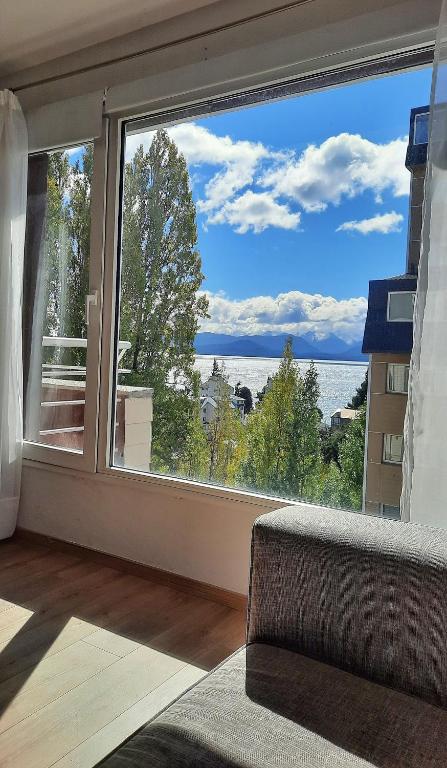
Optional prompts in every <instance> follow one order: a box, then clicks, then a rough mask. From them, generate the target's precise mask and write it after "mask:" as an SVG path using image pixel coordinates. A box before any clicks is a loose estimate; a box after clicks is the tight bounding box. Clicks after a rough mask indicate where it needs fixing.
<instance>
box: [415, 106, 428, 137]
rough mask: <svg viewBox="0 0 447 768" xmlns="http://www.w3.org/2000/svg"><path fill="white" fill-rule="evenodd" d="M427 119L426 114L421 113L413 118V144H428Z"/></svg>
mask: <svg viewBox="0 0 447 768" xmlns="http://www.w3.org/2000/svg"><path fill="white" fill-rule="evenodd" d="M428 117H429V115H428V112H423V113H422V114H420V115H416V116H415V118H414V143H415V144H428Z"/></svg>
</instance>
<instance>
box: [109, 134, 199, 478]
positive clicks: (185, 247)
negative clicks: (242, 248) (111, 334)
mask: <svg viewBox="0 0 447 768" xmlns="http://www.w3.org/2000/svg"><path fill="white" fill-rule="evenodd" d="M123 208H124V210H123V245H122V270H121V313H120V338H121V339H124V340H127V341H130V342H131V344H132V348H131V350H130V351H129V353H127V355H126V361H125V362H126V364H127V365H128V366H129V368H130V369H131V373H130V374H129V375H128V376H127V377H126V383H128V384H134V385H137V386H147V387H152V388H153V390H154V394H153V398H154V422H153V444H152V448H153V450H152V456H153V467H154V468H155V469H157V468H158V467H165V466H168V467H169V466H171V464H172V460H173V459H174V461H176V460H178V457H179V456H181V455H182V454H183V452H184V450H185V446H186V443H187V441H188V439H189V432H188V430H189V428H190V426H191V424H192V423H193V422H192V421H191V418H192V416H193V414H194V412H195V409H196V403H195V401H194V396H193V389H194V384H193V364H194V339H195V336H196V333H197V331H198V328H199V322H200V319H201V318H204V317H206V316H207V310H208V301H207V299H206V297H205V296H204V295H203V294H200V293H199V289H200V286H201V284H202V281H203V274H202V271H201V259H200V255H199V252H198V250H197V247H196V246H197V227H196V209H195V205H194V202H193V199H192V194H191V189H190V184H189V175H188V169H187V166H186V161H185V159H184V157H183V155H181V154H180V153H179V151H178V149H177V147H176V145H175V143H174V142H173V141H172V140H171V139H170V138H169V135H168V133H167V132H166V131H165V130H158V131H157V132H156V134H155V136H154V138H153V140H152V143H151V146H150V148H149V151H148V152H147V153H145V152H144V149H143V146H142V145H141V146H140V147H139V148H138V149H137V151H136V152H135V155H134V157H133V158H132V160H130V161H129V162H128V163H127V164H126V167H125V174H124V196H123Z"/></svg>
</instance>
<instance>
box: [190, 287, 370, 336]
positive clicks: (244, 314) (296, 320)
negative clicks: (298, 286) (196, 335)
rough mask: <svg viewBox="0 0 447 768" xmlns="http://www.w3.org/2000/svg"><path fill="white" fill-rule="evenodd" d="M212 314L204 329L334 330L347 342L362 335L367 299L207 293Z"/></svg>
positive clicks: (292, 293) (296, 293)
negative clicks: (237, 297) (245, 297)
mask: <svg viewBox="0 0 447 768" xmlns="http://www.w3.org/2000/svg"><path fill="white" fill-rule="evenodd" d="M205 294H206V296H207V297H208V300H209V315H210V317H209V318H208V319H206V320H204V321H203V322H202V326H201V329H200V330H201V331H211V332H214V333H228V334H231V335H233V336H235V335H244V334H247V335H253V334H264V333H291V334H294V335H302V334H304V333H308V332H311V333H314V334H316V335H317V336H318V337H319V338H326V337H327V336H328V335H329V334H331V333H335V334H336V335H337V336H339V337H340V338H342V339H344V340H345V341H348V342H349V341H355V340H358V339H360V338H361V336H362V334H363V329H364V325H365V316H366V309H367V304H368V302H367V299H366V298H365V297H363V296H360V297H358V298H352V299H340V300H337V299H334V298H333V297H332V296H322V295H320V294H310V293H302V292H301V291H289V292H288V293H280V294H278V296H255V297H253V298H249V299H240V300H235V299H229V298H227V297H226V296H225V295H224V294H216V293H211V292H205Z"/></svg>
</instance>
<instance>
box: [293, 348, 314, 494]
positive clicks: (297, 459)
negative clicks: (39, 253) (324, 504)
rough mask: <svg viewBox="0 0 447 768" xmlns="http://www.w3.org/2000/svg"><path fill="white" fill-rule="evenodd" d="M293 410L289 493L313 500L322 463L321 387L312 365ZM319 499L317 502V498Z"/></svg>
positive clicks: (299, 384)
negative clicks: (313, 482) (316, 474)
mask: <svg viewBox="0 0 447 768" xmlns="http://www.w3.org/2000/svg"><path fill="white" fill-rule="evenodd" d="M297 384H298V385H297V387H296V391H295V393H294V398H293V403H292V408H293V419H292V423H291V432H290V445H289V448H288V454H287V485H288V488H289V493H291V494H293V495H297V496H298V497H299V498H307V497H308V496H309V495H310V497H311V498H312V497H313V493H312V491H311V487H310V484H311V482H312V480H311V479H312V478H313V476H314V475H315V472H316V470H317V468H318V466H319V464H320V462H321V457H320V433H319V428H320V423H321V416H320V414H321V411H320V409H319V408H318V398H319V397H320V387H319V385H318V373H317V369H316V367H315V364H314V362H311V364H310V366H309V368H308V370H307V371H306V373H305V374H304V376H299V378H298V382H297ZM316 500H318V499H316Z"/></svg>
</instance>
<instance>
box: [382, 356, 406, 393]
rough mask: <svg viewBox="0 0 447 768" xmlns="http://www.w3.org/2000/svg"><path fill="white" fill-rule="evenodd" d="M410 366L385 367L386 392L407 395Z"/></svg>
mask: <svg viewBox="0 0 447 768" xmlns="http://www.w3.org/2000/svg"><path fill="white" fill-rule="evenodd" d="M409 374H410V366H409V365H402V364H400V363H388V366H387V391H388V392H398V393H401V394H407V393H408V377H409Z"/></svg>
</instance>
